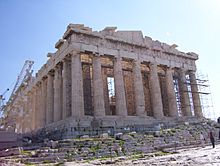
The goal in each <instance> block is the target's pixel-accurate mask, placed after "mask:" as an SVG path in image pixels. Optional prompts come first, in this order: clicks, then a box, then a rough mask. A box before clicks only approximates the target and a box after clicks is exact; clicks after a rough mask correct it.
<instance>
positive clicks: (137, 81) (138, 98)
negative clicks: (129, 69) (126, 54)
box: [133, 61, 146, 116]
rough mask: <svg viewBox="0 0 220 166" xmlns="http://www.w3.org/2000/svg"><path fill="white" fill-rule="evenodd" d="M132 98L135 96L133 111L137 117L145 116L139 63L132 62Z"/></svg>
mask: <svg viewBox="0 0 220 166" xmlns="http://www.w3.org/2000/svg"><path fill="white" fill-rule="evenodd" d="M133 73H134V96H135V109H136V114H137V116H145V115H146V112H145V100H144V87H143V81H142V75H141V69H140V62H138V61H134V66H133Z"/></svg>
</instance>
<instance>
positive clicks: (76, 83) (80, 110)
mask: <svg viewBox="0 0 220 166" xmlns="http://www.w3.org/2000/svg"><path fill="white" fill-rule="evenodd" d="M71 67H72V70H71V73H72V104H71V106H72V116H73V117H78V118H79V117H81V116H83V115H84V99H83V79H82V64H81V55H80V53H79V52H73V53H72V56H71Z"/></svg>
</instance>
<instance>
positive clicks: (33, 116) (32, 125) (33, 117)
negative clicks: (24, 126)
mask: <svg viewBox="0 0 220 166" xmlns="http://www.w3.org/2000/svg"><path fill="white" fill-rule="evenodd" d="M35 108H36V89H35V87H34V88H33V89H32V95H31V109H32V118H31V129H32V130H34V129H35V112H36V110H35Z"/></svg>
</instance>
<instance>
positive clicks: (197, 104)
mask: <svg viewBox="0 0 220 166" xmlns="http://www.w3.org/2000/svg"><path fill="white" fill-rule="evenodd" d="M189 78H190V85H191V91H192V99H193V107H194V113H195V116H197V117H203V114H202V108H201V102H200V97H199V90H198V86H197V81H196V75H195V72H194V71H190V72H189Z"/></svg>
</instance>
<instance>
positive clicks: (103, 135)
mask: <svg viewBox="0 0 220 166" xmlns="http://www.w3.org/2000/svg"><path fill="white" fill-rule="evenodd" d="M100 137H101V138H108V137H109V135H108V133H103V134H101V135H100Z"/></svg>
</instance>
